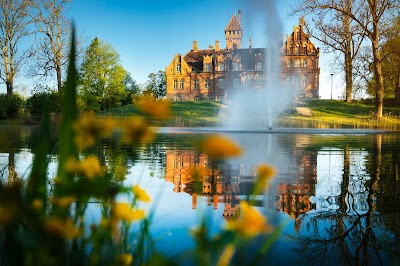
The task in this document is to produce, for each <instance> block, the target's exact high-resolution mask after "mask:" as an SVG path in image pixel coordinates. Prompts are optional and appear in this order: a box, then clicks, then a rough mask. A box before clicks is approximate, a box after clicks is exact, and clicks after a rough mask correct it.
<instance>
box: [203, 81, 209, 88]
mask: <svg viewBox="0 0 400 266" xmlns="http://www.w3.org/2000/svg"><path fill="white" fill-rule="evenodd" d="M204 88H205V89H209V88H210V79H205V80H204Z"/></svg>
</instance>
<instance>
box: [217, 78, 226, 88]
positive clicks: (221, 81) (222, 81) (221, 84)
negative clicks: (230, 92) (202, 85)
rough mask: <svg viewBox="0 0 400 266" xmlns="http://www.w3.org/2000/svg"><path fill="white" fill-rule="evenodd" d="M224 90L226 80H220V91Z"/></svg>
mask: <svg viewBox="0 0 400 266" xmlns="http://www.w3.org/2000/svg"><path fill="white" fill-rule="evenodd" d="M224 88H225V79H224V78H219V79H218V89H224Z"/></svg>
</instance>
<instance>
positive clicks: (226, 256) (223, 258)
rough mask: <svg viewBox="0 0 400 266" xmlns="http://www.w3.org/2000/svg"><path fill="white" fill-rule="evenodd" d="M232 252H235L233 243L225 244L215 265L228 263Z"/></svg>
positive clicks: (222, 265) (221, 265)
mask: <svg viewBox="0 0 400 266" xmlns="http://www.w3.org/2000/svg"><path fill="white" fill-rule="evenodd" d="M234 253H235V246H234V245H233V244H228V245H226V247H225V249H224V251H223V252H222V254H221V257H219V260H218V263H217V266H227V265H229V262H230V261H231V259H232V257H233V254H234Z"/></svg>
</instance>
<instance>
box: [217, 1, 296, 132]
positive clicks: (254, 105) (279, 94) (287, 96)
mask: <svg viewBox="0 0 400 266" xmlns="http://www.w3.org/2000/svg"><path fill="white" fill-rule="evenodd" d="M246 5H248V7H247V8H246V9H247V10H248V11H247V12H248V13H251V15H250V14H249V15H248V16H246V17H251V19H255V18H259V19H260V21H262V23H263V24H264V25H262V26H263V27H264V28H265V29H264V33H265V37H266V43H265V46H264V47H266V48H265V55H264V56H265V61H264V62H265V64H264V65H265V66H264V70H265V73H266V78H265V82H264V85H263V87H262V88H257V89H254V88H249V87H242V88H241V89H240V90H236V91H235V92H233V93H232V94H230V97H229V101H225V102H224V109H225V110H224V116H223V119H222V126H223V128H224V129H227V130H265V129H269V130H271V129H272V128H273V127H275V126H276V125H275V122H276V119H277V118H278V117H279V115H281V114H282V112H284V111H285V110H288V108H289V107H290V105H291V103H292V102H293V100H294V98H295V96H296V93H297V91H296V89H295V88H293V87H290V86H288V85H287V84H285V83H284V82H281V79H280V69H281V65H280V62H281V61H280V48H281V45H282V24H281V19H280V18H279V15H278V11H277V8H276V4H275V1H274V0H273V1H263V0H255V1H246Z"/></svg>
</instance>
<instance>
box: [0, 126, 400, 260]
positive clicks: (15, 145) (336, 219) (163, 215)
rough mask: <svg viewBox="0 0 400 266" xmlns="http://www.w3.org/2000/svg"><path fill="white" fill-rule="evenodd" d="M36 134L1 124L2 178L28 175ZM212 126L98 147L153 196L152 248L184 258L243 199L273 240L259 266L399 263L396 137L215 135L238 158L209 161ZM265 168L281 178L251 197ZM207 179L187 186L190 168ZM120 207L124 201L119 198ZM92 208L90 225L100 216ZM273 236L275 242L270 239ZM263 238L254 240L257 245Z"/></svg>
mask: <svg viewBox="0 0 400 266" xmlns="http://www.w3.org/2000/svg"><path fill="white" fill-rule="evenodd" d="M36 131H37V128H36V127H22V126H1V127H0V178H1V182H12V180H13V179H16V178H25V177H27V175H28V173H29V171H30V164H31V162H32V158H33V156H32V153H31V149H32V146H33V145H34V143H35V141H36V139H37V132H36ZM210 133H215V129H184V128H181V129H174V128H162V129H160V132H159V135H158V138H157V140H156V141H155V142H154V143H152V144H149V145H147V146H140V147H136V148H132V147H121V146H119V145H116V144H115V142H114V141H113V140H112V139H109V140H103V141H101V143H99V145H98V146H97V148H96V149H94V150H92V151H91V152H92V153H95V154H97V156H98V157H99V158H100V160H101V161H102V162H103V164H110V163H111V162H113V163H115V162H116V161H118V158H120V160H119V162H120V163H122V164H124V165H126V166H127V170H128V174H127V176H126V180H124V181H123V182H124V183H125V184H132V185H133V184H140V186H141V187H143V188H145V189H146V191H147V192H148V193H149V194H150V196H151V197H152V199H153V201H152V202H153V205H151V206H149V207H147V208H148V209H152V210H154V219H153V224H152V225H151V230H152V234H153V237H154V240H155V244H156V247H157V248H158V249H159V250H160V251H161V252H162V253H164V254H167V255H168V256H170V257H174V258H176V260H177V261H179V262H180V264H190V258H188V257H187V256H181V255H182V254H183V252H186V251H188V250H190V249H191V248H193V247H194V242H193V240H192V238H191V237H190V234H189V231H190V230H191V229H193V228H195V227H196V226H198V225H199V224H200V221H201V220H202V218H203V217H204V216H206V220H207V224H208V226H209V228H208V230H209V232H210V234H211V235H213V234H217V233H218V232H219V231H220V230H221V228H223V227H224V226H225V223H226V220H228V219H237V215H238V214H237V211H238V206H239V205H238V204H239V202H240V200H250V199H251V201H250V202H251V203H252V205H254V206H255V207H256V208H257V209H258V210H259V211H260V212H261V213H263V214H264V215H265V216H266V217H267V219H268V222H269V223H270V224H271V225H272V226H273V228H274V230H279V237H278V239H277V240H276V241H275V242H274V244H273V246H272V247H271V248H270V250H269V251H268V254H266V255H265V257H264V258H263V261H262V262H260V264H263V262H264V263H265V262H266V261H268V264H271V265H287V264H296V265H302V264H307V265H310V264H318V265H321V264H343V265H346V264H348V265H354V264H357V263H358V264H373V265H376V264H383V265H396V264H397V265H398V264H399V263H400V243H399V242H400V176H399V171H400V170H399V165H400V135H399V134H397V133H392V134H391V133H379V132H378V133H377V132H370V131H351V130H342V131H341V130H335V131H332V130H290V129H275V130H272V131H259V132H256V131H255V132H235V131H230V132H228V131H225V132H219V133H221V134H224V135H226V136H228V137H229V138H231V139H233V140H234V141H236V142H237V143H238V144H239V145H240V146H241V147H242V149H243V155H242V156H241V157H238V158H234V159H229V160H225V161H218V162H215V161H212V160H211V158H208V157H207V155H206V154H204V153H202V152H201V151H199V149H198V148H197V143H198V141H199V140H200V139H202V138H203V137H204V136H205V135H206V134H210ZM56 143H57V140H56V130H55V132H54V133H53V139H52V148H51V150H49V155H48V156H49V161H50V167H49V176H50V177H52V176H53V177H54V176H55V172H56V166H57V156H56ZM264 163H267V164H269V165H271V166H273V167H274V168H275V169H276V171H277V174H276V176H275V177H274V178H273V180H272V181H271V182H270V184H269V185H268V186H267V187H266V189H265V191H264V193H261V194H260V195H251V191H252V190H253V188H254V183H255V180H256V175H255V169H256V167H257V166H258V165H260V164H264ZM195 167H207V168H210V169H212V176H210V175H207V176H203V177H202V179H201V180H199V179H196V180H193V179H192V177H191V174H190V173H191V172H190V171H191V169H193V168H195ZM120 200H122V201H123V200H126V199H124V198H123V197H121V199H120ZM98 204H99V203H97V202H93V203H91V207H90V209H89V211H88V217H89V219H94V220H96V219H98V217H100V212H99V208H98ZM266 237H267V238H268V237H271V236H266ZM262 241H265V237H259V238H256V239H255V240H254V243H253V244H254V247H256V246H257V245H258V244H259V243H261V242H262Z"/></svg>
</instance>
